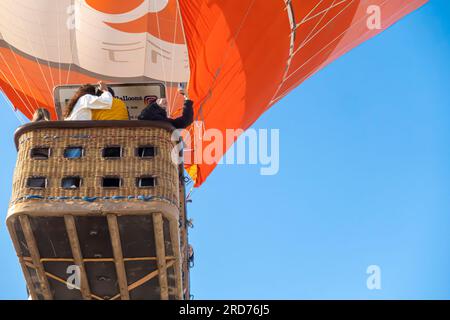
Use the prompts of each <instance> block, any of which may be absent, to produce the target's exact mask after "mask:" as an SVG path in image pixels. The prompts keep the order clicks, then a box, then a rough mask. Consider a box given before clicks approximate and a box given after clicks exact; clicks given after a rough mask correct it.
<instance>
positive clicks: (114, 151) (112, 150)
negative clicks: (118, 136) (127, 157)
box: [102, 146, 122, 158]
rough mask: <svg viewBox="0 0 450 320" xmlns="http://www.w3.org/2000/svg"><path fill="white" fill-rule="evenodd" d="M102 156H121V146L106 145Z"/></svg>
mask: <svg viewBox="0 0 450 320" xmlns="http://www.w3.org/2000/svg"><path fill="white" fill-rule="evenodd" d="M102 156H103V158H120V157H122V147H117V146H114V147H106V148H104V149H103V152H102Z"/></svg>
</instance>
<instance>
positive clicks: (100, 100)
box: [86, 81, 113, 109]
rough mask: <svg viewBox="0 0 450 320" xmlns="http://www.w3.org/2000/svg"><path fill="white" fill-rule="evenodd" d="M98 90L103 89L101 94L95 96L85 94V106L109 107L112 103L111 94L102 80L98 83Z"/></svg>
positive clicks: (90, 107)
mask: <svg viewBox="0 0 450 320" xmlns="http://www.w3.org/2000/svg"><path fill="white" fill-rule="evenodd" d="M98 85H99V87H100V90H101V91H103V93H102V94H101V96H99V97H96V96H92V95H89V96H87V97H86V98H87V106H88V108H89V109H111V107H112V103H113V96H112V94H111V93H110V92H109V91H108V87H107V86H106V84H105V83H104V82H103V81H99V83H98Z"/></svg>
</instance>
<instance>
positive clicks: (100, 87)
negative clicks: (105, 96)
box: [97, 81, 108, 91]
mask: <svg viewBox="0 0 450 320" xmlns="http://www.w3.org/2000/svg"><path fill="white" fill-rule="evenodd" d="M97 85H98V87H99V89H100V90H101V91H108V87H107V86H106V83H104V82H103V81H99V82H98V83H97Z"/></svg>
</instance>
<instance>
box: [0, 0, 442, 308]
mask: <svg viewBox="0 0 450 320" xmlns="http://www.w3.org/2000/svg"><path fill="white" fill-rule="evenodd" d="M449 18H450V2H448V1H446V0H432V1H431V2H430V3H429V4H427V5H426V6H425V7H423V8H422V9H420V10H419V11H417V12H415V13H413V14H411V15H409V16H408V17H406V18H405V19H403V20H402V21H400V22H399V23H397V24H396V25H394V26H393V27H392V28H390V29H389V30H388V31H386V32H384V33H382V34H381V35H380V36H377V37H376V38H374V39H372V40H370V41H368V42H366V43H364V44H363V45H361V46H360V47H358V48H356V49H355V50H353V51H352V52H350V53H349V54H347V55H345V56H344V57H342V58H341V59H339V60H338V61H336V62H334V63H333V64H331V65H330V66H328V67H327V68H326V69H325V70H323V71H321V72H319V73H318V74H316V75H315V76H313V77H312V78H310V79H309V80H308V81H306V82H305V83H304V84H302V85H301V86H300V87H299V88H297V89H296V90H294V91H293V92H292V94H290V95H289V96H288V97H287V98H285V99H284V100H282V101H281V102H280V103H279V104H277V105H276V106H275V107H273V108H272V109H271V110H269V111H268V112H267V113H265V114H264V115H263V116H262V117H261V118H260V119H259V120H258V121H257V123H255V125H254V127H255V128H278V129H280V172H279V173H278V174H277V175H275V176H261V175H260V174H259V167H258V166H255V165H222V166H219V167H218V168H217V169H216V170H215V171H214V173H213V174H212V175H211V176H210V177H209V178H208V180H207V182H206V183H205V184H204V185H203V186H202V188H200V189H198V190H196V191H195V192H194V195H193V200H194V202H193V203H192V204H190V205H189V215H190V216H191V217H192V218H193V219H194V225H195V226H194V229H192V230H191V232H190V240H191V242H192V244H193V246H194V248H195V267H194V268H193V269H192V274H191V276H192V277H191V280H192V288H191V290H192V293H193V295H194V297H195V299H228V298H235V299H395V298H397V299H445V298H447V299H448V298H450V272H449V271H450V232H449V229H450V201H448V199H449V196H450V165H449V164H450V149H449V147H448V146H449V141H450V125H449V124H450V108H449V107H450V102H449V101H450V90H449V83H450V72H449V71H450V62H449V61H450V19H449ZM0 118H2V119H3V122H2V138H0V149H1V150H2V155H3V157H2V162H1V166H0V181H1V184H0V211H1V212H3V213H4V217H5V216H6V211H7V207H8V201H9V196H10V191H11V190H10V182H11V179H12V172H13V169H14V165H15V148H14V145H13V141H12V136H13V132H14V130H15V128H16V127H17V126H18V125H19V122H18V121H17V119H16V117H15V116H14V114H13V112H12V111H11V110H10V108H9V107H7V106H6V104H5V102H4V101H3V100H1V99H0ZM0 244H1V248H2V250H0V260H1V261H2V263H1V264H0V299H24V298H26V294H25V283H24V280H23V277H22V275H21V270H20V267H19V265H18V261H17V258H16V257H15V253H14V250H13V247H12V244H11V242H10V240H9V235H8V233H7V230H6V227H5V224H4V223H2V224H0ZM369 265H378V266H379V267H380V268H381V286H382V287H381V290H368V289H367V287H366V280H367V277H368V275H367V274H366V269H367V267H368V266H369Z"/></svg>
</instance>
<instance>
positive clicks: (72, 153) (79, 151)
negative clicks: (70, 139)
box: [64, 147, 84, 159]
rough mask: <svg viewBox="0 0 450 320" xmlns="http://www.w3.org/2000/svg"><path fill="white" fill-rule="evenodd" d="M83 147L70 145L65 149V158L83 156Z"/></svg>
mask: <svg viewBox="0 0 450 320" xmlns="http://www.w3.org/2000/svg"><path fill="white" fill-rule="evenodd" d="M83 153H84V152H83V147H68V148H66V149H64V158H67V159H79V158H81V157H83Z"/></svg>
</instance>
